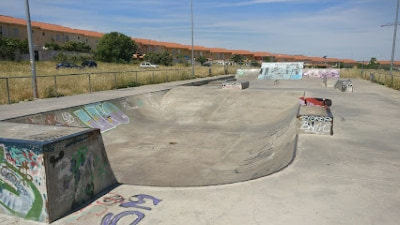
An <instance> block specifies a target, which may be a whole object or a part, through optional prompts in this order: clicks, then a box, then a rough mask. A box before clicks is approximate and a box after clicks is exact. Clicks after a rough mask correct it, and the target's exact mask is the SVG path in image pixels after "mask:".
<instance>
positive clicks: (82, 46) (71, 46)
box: [61, 41, 92, 52]
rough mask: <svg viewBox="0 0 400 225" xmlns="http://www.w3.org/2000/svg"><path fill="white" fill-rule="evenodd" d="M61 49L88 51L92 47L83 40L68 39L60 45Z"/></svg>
mask: <svg viewBox="0 0 400 225" xmlns="http://www.w3.org/2000/svg"><path fill="white" fill-rule="evenodd" d="M61 49H62V50H65V51H70V52H90V51H91V50H92V49H91V47H90V46H89V45H87V44H86V43H84V42H77V41H68V42H65V43H64V44H63V45H62V46H61Z"/></svg>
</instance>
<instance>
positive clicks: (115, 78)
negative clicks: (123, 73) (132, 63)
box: [114, 73, 117, 90]
mask: <svg viewBox="0 0 400 225" xmlns="http://www.w3.org/2000/svg"><path fill="white" fill-rule="evenodd" d="M114 89H115V90H117V73H114Z"/></svg>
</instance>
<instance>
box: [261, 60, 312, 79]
mask: <svg viewBox="0 0 400 225" xmlns="http://www.w3.org/2000/svg"><path fill="white" fill-rule="evenodd" d="M303 64H304V63H303V62H279V63H262V64H261V71H260V74H259V75H258V79H259V80H267V79H271V80H282V79H285V80H300V79H301V78H302V76H303Z"/></svg>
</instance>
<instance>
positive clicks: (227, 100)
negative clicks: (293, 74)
mask: <svg viewBox="0 0 400 225" xmlns="http://www.w3.org/2000/svg"><path fill="white" fill-rule="evenodd" d="M299 94H300V93H299V92H274V91H271V92H265V91H257V90H249V89H246V90H240V91H238V90H222V89H216V88H210V87H207V86H200V87H177V88H174V89H172V90H170V91H162V92H154V93H150V94H143V95H137V96H132V97H128V98H124V99H122V100H118V101H113V102H112V103H113V104H114V105H115V106H117V107H118V108H120V109H121V110H122V111H123V113H124V114H125V115H127V116H128V117H129V123H128V124H121V125H119V126H118V127H116V128H115V129H112V130H109V131H107V132H105V133H103V139H104V143H105V145H106V151H107V152H108V156H109V160H110V163H111V167H112V168H113V171H114V173H115V175H116V177H117V179H118V181H119V182H121V183H126V184H136V185H152V186H204V185H215V184H227V183H234V182H240V181H246V180H250V179H255V178H259V177H262V176H266V175H268V174H271V173H274V172H276V171H279V170H281V169H282V168H284V167H286V166H287V165H288V164H289V163H290V162H291V161H292V159H293V157H294V151H295V142H296V141H295V139H296V128H295V121H296V113H297V110H298V101H297V99H298V96H299Z"/></svg>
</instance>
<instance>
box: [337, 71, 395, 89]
mask: <svg viewBox="0 0 400 225" xmlns="http://www.w3.org/2000/svg"><path fill="white" fill-rule="evenodd" d="M371 74H373V76H374V79H373V82H375V83H378V84H381V85H385V86H387V87H389V88H393V89H395V90H400V72H399V71H392V75H390V72H389V71H384V70H366V69H364V70H362V69H342V70H341V71H340V77H341V78H360V79H365V80H370V79H371Z"/></svg>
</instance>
